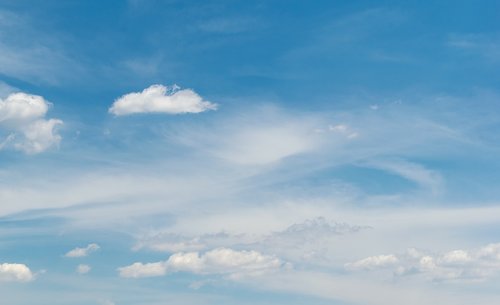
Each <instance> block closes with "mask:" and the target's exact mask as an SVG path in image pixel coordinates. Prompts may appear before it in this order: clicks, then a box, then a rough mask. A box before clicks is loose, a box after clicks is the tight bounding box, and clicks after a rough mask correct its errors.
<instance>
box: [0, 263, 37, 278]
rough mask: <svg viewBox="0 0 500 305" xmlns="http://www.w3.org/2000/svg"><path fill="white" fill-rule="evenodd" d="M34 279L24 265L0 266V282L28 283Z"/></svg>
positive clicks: (7, 264) (5, 264)
mask: <svg viewBox="0 0 500 305" xmlns="http://www.w3.org/2000/svg"><path fill="white" fill-rule="evenodd" d="M34 278H35V276H34V275H33V273H32V272H31V270H30V269H29V268H28V266H26V265H24V264H9V263H3V264H0V281H7V282H29V281H32V280H33V279H34Z"/></svg>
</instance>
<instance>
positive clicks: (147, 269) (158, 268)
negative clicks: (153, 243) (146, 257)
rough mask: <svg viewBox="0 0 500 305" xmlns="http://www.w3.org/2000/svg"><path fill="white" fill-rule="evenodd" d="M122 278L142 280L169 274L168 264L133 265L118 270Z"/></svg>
mask: <svg viewBox="0 0 500 305" xmlns="http://www.w3.org/2000/svg"><path fill="white" fill-rule="evenodd" d="M118 272H119V273H120V276H121V277H129V278H140V277H155V276H163V275H165V274H167V264H166V262H157V263H147V264H143V263H139V262H137V263H133V264H132V265H129V266H126V267H121V268H118Z"/></svg>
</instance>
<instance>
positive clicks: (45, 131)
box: [0, 92, 63, 154]
mask: <svg viewBox="0 0 500 305" xmlns="http://www.w3.org/2000/svg"><path fill="white" fill-rule="evenodd" d="M50 105H51V104H50V103H49V102H47V101H46V100H45V99H44V98H43V97H41V96H38V95H31V94H26V93H22V92H18V93H13V94H10V95H9V96H7V98H5V99H4V100H2V99H0V129H2V130H3V131H4V132H5V133H6V134H7V135H6V136H5V138H4V140H3V141H2V142H1V143H0V149H2V148H5V147H13V148H14V149H16V150H20V151H23V152H25V153H27V154H37V153H41V152H43V151H45V150H47V149H49V148H51V147H52V146H57V145H58V144H59V143H60V141H61V136H60V135H59V134H58V133H57V130H56V128H57V126H59V125H61V124H62V123H63V122H62V121H61V120H58V119H48V120H47V119H45V115H46V114H47V112H48V110H49V107H50Z"/></svg>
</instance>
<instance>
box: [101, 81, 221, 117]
mask: <svg viewBox="0 0 500 305" xmlns="http://www.w3.org/2000/svg"><path fill="white" fill-rule="evenodd" d="M216 109H217V104H214V103H211V102H208V101H205V100H204V99H203V98H202V97H201V96H199V95H198V94H197V93H196V92H194V91H193V90H191V89H181V88H180V87H178V86H176V85H173V86H171V87H167V86H163V85H152V86H150V87H148V88H146V89H144V90H143V91H142V92H133V93H129V94H125V95H124V96H122V97H120V98H118V99H117V100H115V102H114V103H113V105H112V106H111V108H109V112H110V113H112V114H114V115H116V116H124V115H131V114H137V113H165V114H183V113H200V112H204V111H207V110H216Z"/></svg>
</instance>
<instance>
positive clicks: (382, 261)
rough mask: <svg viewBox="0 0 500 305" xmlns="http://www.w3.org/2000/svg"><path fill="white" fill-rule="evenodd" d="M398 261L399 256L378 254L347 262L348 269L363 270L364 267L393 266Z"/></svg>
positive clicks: (368, 268)
mask: <svg viewBox="0 0 500 305" xmlns="http://www.w3.org/2000/svg"><path fill="white" fill-rule="evenodd" d="M397 262H398V258H397V257H396V256H395V255H392V254H390V255H377V256H370V257H367V258H364V259H361V260H359V261H357V262H354V263H349V264H346V266H345V267H346V269H349V270H363V269H367V270H370V269H375V268H384V267H389V266H393V265H395V264H396V263H397Z"/></svg>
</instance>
